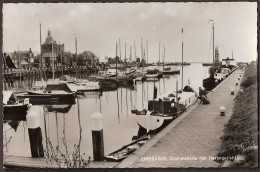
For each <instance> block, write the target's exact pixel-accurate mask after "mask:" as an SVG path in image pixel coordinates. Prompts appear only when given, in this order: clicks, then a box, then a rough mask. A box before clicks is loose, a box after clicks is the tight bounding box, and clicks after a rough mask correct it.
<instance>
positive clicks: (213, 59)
mask: <svg viewBox="0 0 260 172" xmlns="http://www.w3.org/2000/svg"><path fill="white" fill-rule="evenodd" d="M209 21H210V22H213V25H212V34H213V49H212V51H213V52H212V55H213V64H212V67H214V66H215V56H214V51H215V45H214V43H215V41H214V35H215V34H214V20H209Z"/></svg>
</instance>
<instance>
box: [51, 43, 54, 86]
mask: <svg viewBox="0 0 260 172" xmlns="http://www.w3.org/2000/svg"><path fill="white" fill-rule="evenodd" d="M51 56H52V79H53V82H54V72H55V71H54V55H53V40H52V41H51Z"/></svg>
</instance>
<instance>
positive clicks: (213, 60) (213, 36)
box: [212, 21, 215, 66]
mask: <svg viewBox="0 0 260 172" xmlns="http://www.w3.org/2000/svg"><path fill="white" fill-rule="evenodd" d="M212 31H213V66H215V56H214V53H215V52H214V51H215V45H214V43H215V41H214V36H215V34H214V21H213V26H212Z"/></svg>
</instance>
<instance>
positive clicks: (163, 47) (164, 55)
mask: <svg viewBox="0 0 260 172" xmlns="http://www.w3.org/2000/svg"><path fill="white" fill-rule="evenodd" d="M164 63H165V45H163V68H164Z"/></svg>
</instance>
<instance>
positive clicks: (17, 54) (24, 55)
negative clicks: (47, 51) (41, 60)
mask: <svg viewBox="0 0 260 172" xmlns="http://www.w3.org/2000/svg"><path fill="white" fill-rule="evenodd" d="M30 53H32V54H33V52H31V51H14V52H6V57H7V56H9V57H10V58H11V59H12V60H16V59H18V58H19V57H20V59H21V60H25V59H28V58H29V57H30V55H29V54H30ZM33 56H34V55H33Z"/></svg>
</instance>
